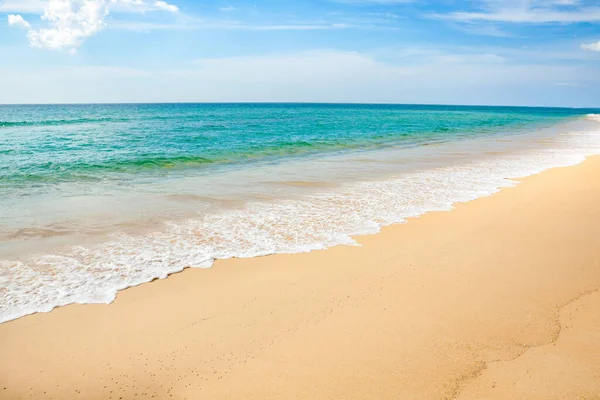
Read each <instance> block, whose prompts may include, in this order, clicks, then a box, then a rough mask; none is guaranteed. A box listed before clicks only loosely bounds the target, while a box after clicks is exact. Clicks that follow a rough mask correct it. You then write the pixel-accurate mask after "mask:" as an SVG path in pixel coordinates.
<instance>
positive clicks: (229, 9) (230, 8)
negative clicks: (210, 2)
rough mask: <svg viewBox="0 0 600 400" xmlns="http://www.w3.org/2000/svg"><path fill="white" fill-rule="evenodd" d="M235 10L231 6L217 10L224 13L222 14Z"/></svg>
mask: <svg viewBox="0 0 600 400" xmlns="http://www.w3.org/2000/svg"><path fill="white" fill-rule="evenodd" d="M236 10H237V7H234V6H232V5H229V6H225V7H221V8H219V11H224V12H232V11H236Z"/></svg>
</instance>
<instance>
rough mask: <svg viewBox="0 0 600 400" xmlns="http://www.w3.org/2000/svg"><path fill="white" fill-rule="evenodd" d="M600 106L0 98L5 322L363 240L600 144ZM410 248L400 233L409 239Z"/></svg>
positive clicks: (0, 272)
mask: <svg viewBox="0 0 600 400" xmlns="http://www.w3.org/2000/svg"><path fill="white" fill-rule="evenodd" d="M598 114H600V111H599V110H591V109H590V110H584V109H561V108H522V107H466V106H465V107H459V106H411V105H336V104H152V105H150V104H148V105H48V106H43V105H39V106H0V322H4V321H8V320H11V319H14V318H18V317H20V316H23V315H26V314H30V313H34V312H43V311H49V310H51V309H52V308H54V307H57V306H61V305H66V304H71V303H108V302H111V301H112V300H113V299H114V297H115V295H116V292H117V291H118V290H120V289H124V288H127V287H130V286H134V285H138V284H141V283H144V282H148V281H151V280H152V279H155V278H164V277H166V276H167V275H168V274H170V273H174V272H178V271H181V270H182V269H184V268H186V267H209V266H211V265H212V263H213V261H214V260H215V259H223V258H231V257H254V256H259V255H266V254H273V253H295V252H303V251H310V250H314V249H322V248H326V247H330V246H334V245H338V244H352V243H354V242H353V240H352V238H351V236H352V235H357V234H367V233H374V232H377V231H378V230H379V229H380V228H381V227H382V226H385V225H389V224H392V223H399V222H403V221H405V220H406V218H408V217H413V216H418V215H421V214H423V213H425V212H428V211H434V210H447V209H450V208H451V207H452V204H454V203H456V202H463V201H469V200H472V199H475V198H478V197H481V196H486V195H489V194H491V193H494V192H496V191H497V190H498V189H499V188H501V187H505V186H510V185H513V184H514V182H513V181H511V180H509V178H516V177H523V176H528V175H531V174H534V173H537V172H540V171H543V170H545V169H548V168H551V167H555V166H564V165H571V164H575V163H579V162H581V161H582V160H583V159H584V157H585V156H587V155H590V154H597V153H600V117H599V116H598ZM399 245H401V243H400V244H399Z"/></svg>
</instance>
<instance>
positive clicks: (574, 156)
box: [0, 131, 600, 322]
mask: <svg viewBox="0 0 600 400" xmlns="http://www.w3.org/2000/svg"><path fill="white" fill-rule="evenodd" d="M554 143H555V146H554V147H546V146H545V147H541V148H539V149H536V150H535V149H530V150H527V151H525V150H523V151H521V152H514V153H503V154H498V155H495V156H490V157H489V158H486V159H479V160H478V161H472V162H465V163H463V164H453V165H451V166H445V167H437V168H429V169H425V170H420V171H415V172H408V173H404V174H402V175H398V176H396V177H395V178H393V179H387V180H380V181H365V182H358V183H354V184H348V185H345V186H342V187H339V188H334V189H325V188H324V189H323V190H322V191H319V192H316V193H313V194H310V195H306V196H304V197H303V198H300V199H287V200H275V201H254V202H250V203H247V204H246V205H245V206H244V207H242V208H232V209H226V210H220V211H217V212H215V213H212V214H205V215H203V216H199V217H197V218H193V219H188V220H186V221H184V222H178V223H175V222H169V223H166V224H165V226H164V228H163V229H162V230H160V231H156V232H153V233H150V234H146V235H131V234H119V235H114V236H113V237H112V239H111V240H110V241H108V242H105V243H101V244H97V245H93V246H92V245H88V246H79V247H73V248H71V249H69V250H68V251H64V252H62V253H55V254H45V255H39V256H32V257H30V258H29V259H27V260H20V261H0V288H2V291H0V296H1V298H2V301H1V302H0V322H4V321H8V320H11V319H15V318H18V317H21V316H23V315H27V314H31V313H35V312H47V311H50V310H52V309H53V308H54V307H58V306H62V305H66V304H72V303H110V302H112V301H113V300H114V299H115V296H116V294H117V291H118V290H121V289H125V288H127V287H131V286H136V285H139V284H142V283H145V282H149V281H152V280H154V279H156V278H165V277H167V276H168V275H169V274H172V273H175V272H179V271H181V270H183V269H185V268H189V267H198V268H205V267H210V266H212V264H213V262H214V260H216V259H226V258H232V257H237V258H249V257H256V256H262V255H268V254H277V253H298V252H308V251H312V250H317V249H324V248H327V247H331V246H335V245H340V244H354V243H355V241H354V239H353V236H355V235H360V234H370V233H376V232H378V231H379V230H380V229H381V227H383V226H386V225H390V224H394V223H401V222H404V221H406V219H407V218H410V217H416V216H419V215H422V214H424V213H426V212H430V211H443V210H450V209H452V207H453V205H454V204H456V203H459V202H467V201H470V200H474V199H476V198H479V197H482V196H488V195H491V194H493V193H495V192H497V191H498V190H500V189H501V188H503V187H508V186H513V185H516V184H517V182H516V181H515V180H512V179H509V178H511V177H512V178H519V177H525V176H529V175H533V174H536V173H539V172H542V171H544V170H546V169H548V168H552V167H559V166H568V165H573V164H577V163H580V162H582V161H583V160H584V159H585V157H586V156H588V155H591V154H598V153H600V135H598V132H594V131H578V132H570V133H568V134H561V135H557V137H556V140H555V142H554Z"/></svg>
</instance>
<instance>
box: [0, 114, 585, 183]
mask: <svg viewBox="0 0 600 400" xmlns="http://www.w3.org/2000/svg"><path fill="white" fill-rule="evenodd" d="M589 113H591V111H590V110H574V109H551V108H498V107H452V106H394V105H269V104H260V105H243V104H214V105H212V104H211V105H204V104H202V105H201V104H157V105H76V106H73V105H70V106H2V107H0V137H1V139H2V141H1V142H0V155H1V158H0V182H2V188H3V189H4V190H9V191H10V189H11V188H14V186H15V185H23V186H25V187H27V185H30V184H53V183H56V182H60V181H65V180H83V179H86V180H98V179H111V178H114V179H125V178H128V177H129V176H128V175H132V176H134V175H135V174H139V173H155V172H158V170H159V169H163V170H164V169H183V168H194V169H196V170H198V169H201V168H211V167H216V166H220V165H226V164H238V165H244V164H248V163H250V162H260V161H263V160H264V161H268V160H274V159H277V158H284V157H290V156H302V155H309V154H318V153H322V152H333V151H344V150H353V149H369V148H377V147H381V146H386V145H391V144H394V145H404V146H416V145H422V144H428V143H435V142H440V141H450V140H456V139H460V138H469V137H477V136H482V135H489V134H494V133H498V132H509V131H510V132H513V133H514V132H518V131H520V130H523V129H527V128H528V127H529V128H531V126H535V125H548V124H552V123H556V122H557V121H560V120H561V119H564V118H569V117H574V116H581V115H586V114H589Z"/></svg>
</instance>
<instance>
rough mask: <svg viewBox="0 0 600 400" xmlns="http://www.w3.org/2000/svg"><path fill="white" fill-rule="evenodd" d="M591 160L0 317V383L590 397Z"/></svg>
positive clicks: (7, 391)
mask: <svg viewBox="0 0 600 400" xmlns="http://www.w3.org/2000/svg"><path fill="white" fill-rule="evenodd" d="M598 177H600V157H595V158H591V159H589V160H588V161H586V162H585V163H583V164H581V165H578V166H574V167H568V168H560V169H554V170H550V171H546V172H544V173H542V174H540V175H537V176H533V177H530V178H527V179H524V182H523V183H522V184H521V185H519V186H518V187H516V188H509V189H505V190H503V191H502V192H500V193H498V194H496V195H494V196H491V197H487V198H482V199H479V200H476V201H473V202H470V203H467V204H462V205H458V206H457V207H456V209H455V210H453V211H451V212H443V213H430V214H427V215H425V216H423V217H421V218H417V219H412V220H410V221H409V223H407V224H404V225H396V226H392V227H388V228H386V229H384V230H383V232H382V233H380V234H378V235H372V236H366V237H361V238H359V242H360V243H361V244H362V247H351V246H341V247H336V248H332V249H329V250H326V251H318V252H313V253H309V254H298V255H277V256H269V257H262V258H255V259H249V260H228V261H219V262H217V263H216V265H215V267H214V268H212V269H209V270H198V269H195V270H194V269H190V270H186V271H184V272H183V273H181V274H177V275H174V276H171V277H170V278H169V279H166V280H162V281H155V282H153V283H150V284H146V285H142V286H140V287H137V288H133V289H128V290H125V291H123V292H121V293H119V295H118V298H117V300H116V301H115V302H114V303H113V304H111V305H108V306H106V305H74V306H68V307H63V308H60V309H57V310H55V311H53V312H51V313H48V314H37V315H33V316H29V317H25V318H21V319H19V320H16V321H12V322H9V323H5V324H2V325H0V398H2V399H18V398H35V399H46V398H48V399H50V398H52V399H142V398H143V399H147V398H159V399H171V398H173V399H250V400H251V399H257V400H267V399H311V400H316V399H410V400H416V399H454V398H456V399H578V398H579V399H599V398H600V292H598V291H597V290H598V288H600V180H599V179H598Z"/></svg>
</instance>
